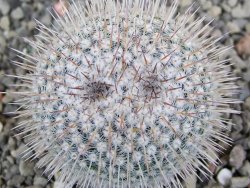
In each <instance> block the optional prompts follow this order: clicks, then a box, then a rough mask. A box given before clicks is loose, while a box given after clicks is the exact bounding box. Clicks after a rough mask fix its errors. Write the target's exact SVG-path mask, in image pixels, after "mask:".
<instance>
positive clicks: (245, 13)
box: [232, 3, 250, 18]
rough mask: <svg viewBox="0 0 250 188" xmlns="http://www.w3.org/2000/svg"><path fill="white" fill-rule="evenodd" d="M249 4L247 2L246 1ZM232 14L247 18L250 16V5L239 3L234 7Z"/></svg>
mask: <svg viewBox="0 0 250 188" xmlns="http://www.w3.org/2000/svg"><path fill="white" fill-rule="evenodd" d="M245 4H247V3H245ZM232 16H233V17H234V18H247V17H249V16H250V11H249V7H247V6H245V5H237V6H236V7H235V8H233V9H232Z"/></svg>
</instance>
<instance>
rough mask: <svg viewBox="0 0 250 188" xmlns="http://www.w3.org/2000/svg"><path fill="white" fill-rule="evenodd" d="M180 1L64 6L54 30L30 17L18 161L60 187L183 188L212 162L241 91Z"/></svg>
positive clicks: (213, 41)
mask: <svg viewBox="0 0 250 188" xmlns="http://www.w3.org/2000/svg"><path fill="white" fill-rule="evenodd" d="M177 6H178V2H177V1H175V2H173V4H172V5H171V7H167V2H166V1H165V0H154V1H149V0H123V1H122V2H120V1H118V0H117V1H115V0H92V1H91V2H90V1H86V2H85V4H83V3H80V2H74V1H73V2H72V3H71V5H69V7H68V8H67V9H66V8H65V14H64V16H59V15H58V16H56V15H55V14H52V16H54V18H55V24H54V25H53V29H52V28H48V27H46V26H44V25H43V24H42V23H40V22H39V21H37V23H38V26H37V28H38V30H39V31H40V33H39V34H38V35H37V36H36V40H34V41H31V40H28V39H26V40H27V41H28V42H29V44H31V46H32V47H33V48H34V49H35V51H36V52H35V53H34V54H33V55H28V54H24V53H22V52H20V51H17V52H18V53H19V56H20V57H21V58H22V59H24V60H25V63H19V62H15V63H16V64H17V65H18V66H21V67H22V68H24V69H26V70H28V71H29V73H28V74H27V75H25V76H16V77H18V78H20V79H22V80H23V81H24V83H25V84H24V85H23V86H25V88H26V89H25V91H24V92H17V93H18V94H19V95H21V96H22V98H21V99H20V100H19V102H22V104H23V105H22V110H20V111H18V112H17V113H18V114H19V116H18V117H22V118H24V117H25V118H24V120H23V121H22V122H21V123H20V124H19V125H18V126H17V127H18V128H21V129H22V131H21V134H23V133H25V134H26V135H27V136H26V137H27V138H29V143H28V144H27V146H28V147H29V149H28V150H27V151H25V154H24V157H26V158H27V159H34V158H39V161H38V163H37V165H38V167H45V171H44V172H45V173H47V174H48V177H49V178H51V177H53V176H54V175H55V174H56V175H57V177H58V181H60V182H62V183H64V184H65V187H73V186H75V185H78V187H163V186H165V187H176V188H179V187H182V180H185V179H187V178H188V177H189V176H191V175H197V174H198V172H197V169H198V171H199V172H200V173H202V174H204V175H205V176H207V177H209V176H210V175H211V173H210V172H209V169H208V168H207V164H208V163H212V164H214V165H217V162H218V154H217V153H218V152H219V151H221V149H222V148H223V147H222V146H220V145H219V144H218V143H217V141H221V142H224V143H229V142H230V139H229V138H228V137H227V136H226V134H225V130H227V129H228V126H227V123H228V120H227V119H225V118H222V116H221V115H222V114H223V113H237V111H235V110H233V109H231V108H230V106H229V104H230V103H235V102H237V100H236V99H234V98H233V95H234V94H235V93H237V88H236V87H235V84H234V82H233V80H235V79H236V78H235V77H234V76H233V75H232V73H231V72H230V70H229V69H228V66H229V65H230V64H229V63H228V60H221V59H220V56H221V54H223V53H224V52H225V51H226V50H228V47H221V46H218V45H217V42H218V41H219V40H220V39H221V38H218V39H217V38H215V37H213V36H211V31H212V30H211V29H210V22H209V23H208V24H207V25H205V26H204V27H202V26H203V21H204V19H205V18H203V17H202V18H197V19H195V20H194V21H191V20H192V19H194V16H195V13H196V11H194V12H192V11H191V10H192V8H193V6H191V7H190V8H188V9H187V11H186V12H185V14H183V15H179V14H178V15H177V14H176V9H177Z"/></svg>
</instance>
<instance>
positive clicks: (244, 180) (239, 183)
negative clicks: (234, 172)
mask: <svg viewBox="0 0 250 188" xmlns="http://www.w3.org/2000/svg"><path fill="white" fill-rule="evenodd" d="M249 183H250V178H249V177H233V178H232V184H231V187H232V188H245V187H247V186H248V184H249Z"/></svg>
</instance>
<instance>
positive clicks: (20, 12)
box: [11, 7, 24, 20]
mask: <svg viewBox="0 0 250 188" xmlns="http://www.w3.org/2000/svg"><path fill="white" fill-rule="evenodd" d="M11 17H12V18H13V19H14V20H20V19H22V18H23V17H24V13H23V10H22V9H21V8H20V7H17V8H16V9H14V10H13V11H12V12H11Z"/></svg>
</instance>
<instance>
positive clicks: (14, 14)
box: [0, 0, 250, 188]
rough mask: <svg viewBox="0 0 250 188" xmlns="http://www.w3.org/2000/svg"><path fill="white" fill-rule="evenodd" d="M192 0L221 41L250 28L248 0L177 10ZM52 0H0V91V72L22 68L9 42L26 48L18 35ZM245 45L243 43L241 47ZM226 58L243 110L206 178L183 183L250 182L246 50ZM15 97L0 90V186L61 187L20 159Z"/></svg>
mask: <svg viewBox="0 0 250 188" xmlns="http://www.w3.org/2000/svg"><path fill="white" fill-rule="evenodd" d="M193 2H196V3H197V4H198V5H199V6H200V9H199V11H198V14H200V15H201V16H204V15H206V16H207V17H208V19H207V20H206V22H207V21H209V19H210V18H215V21H214V22H213V23H212V26H213V27H214V28H215V31H214V33H213V34H214V35H216V36H222V34H224V33H227V32H230V33H229V34H228V35H226V36H225V37H224V39H223V41H222V42H221V43H223V45H225V44H226V45H236V44H238V42H239V41H240V39H241V38H242V37H244V36H245V35H247V34H250V11H249V10H250V1H249V0H200V1H197V0H181V1H180V10H182V9H183V10H185V8H183V7H188V6H189V5H190V4H192V3H193ZM52 3H53V1H51V0H40V1H35V0H0V91H7V90H13V88H11V87H9V85H10V84H14V83H17V80H16V79H13V78H9V77H3V76H2V75H3V74H15V73H20V74H22V70H21V69H20V68H18V67H16V66H13V65H12V64H10V63H9V61H10V59H14V60H18V58H17V57H16V55H15V53H14V52H13V51H12V50H10V48H9V47H12V48H16V49H19V50H22V51H24V52H29V51H30V48H29V47H28V46H27V45H26V44H25V43H24V42H23V41H22V40H20V39H19V37H23V36H25V37H28V38H32V36H33V35H34V34H36V33H37V31H36V30H35V27H36V25H35V22H34V20H33V18H36V19H38V20H40V21H41V22H42V23H44V24H45V25H50V23H51V21H52V18H51V16H50V14H49V13H48V12H47V10H46V9H47V8H49V7H50V6H51V4H52ZM243 49H244V48H243ZM226 58H231V62H232V63H234V65H233V66H231V67H229V68H231V69H232V70H233V72H234V73H235V74H236V76H238V77H240V79H239V80H237V84H238V85H239V87H241V93H240V96H239V98H240V99H241V100H242V101H243V104H240V105H235V106H234V108H235V109H237V110H240V111H242V113H241V114H239V115H228V116H227V117H226V118H230V119H232V125H230V127H231V129H232V132H231V134H230V135H229V137H230V138H232V146H227V145H223V146H224V148H225V150H224V153H222V154H221V155H220V160H221V161H222V163H219V165H218V166H217V167H216V166H214V165H212V164H209V167H211V169H212V171H213V172H214V176H213V177H211V179H210V180H206V179H203V178H202V179H203V182H202V181H200V180H199V179H198V178H191V179H190V183H189V184H188V185H187V186H186V187H187V188H195V187H196V188H223V187H230V188H246V187H250V182H249V177H250V55H249V54H241V53H239V51H237V49H236V48H233V49H232V50H231V51H230V53H229V54H228V55H227V56H226ZM14 100H15V98H14V97H13V96H9V95H3V94H0V161H1V162H0V187H1V188H15V187H17V188H52V187H54V188H63V187H64V185H62V184H60V183H59V182H57V181H56V178H52V180H50V181H47V177H46V175H42V172H43V170H44V169H41V170H38V169H37V168H36V167H35V163H36V161H34V162H30V161H27V162H25V161H24V160H23V159H21V157H20V153H21V152H22V151H23V150H25V149H27V147H26V146H25V143H26V141H25V139H23V138H22V137H21V136H16V137H14V136H13V134H14V133H15V131H13V130H11V129H12V128H13V127H14V126H15V125H17V121H18V120H16V119H13V118H12V116H11V115H10V114H4V113H5V112H11V111H14V110H16V109H17V106H15V105H10V104H8V103H10V102H13V101H14Z"/></svg>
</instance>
